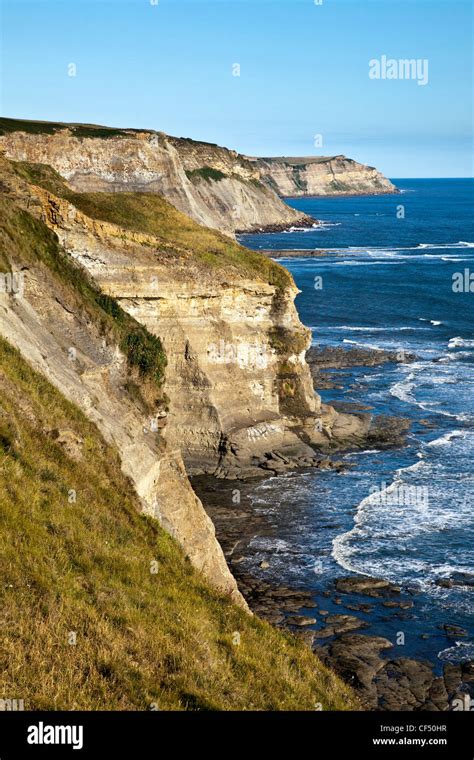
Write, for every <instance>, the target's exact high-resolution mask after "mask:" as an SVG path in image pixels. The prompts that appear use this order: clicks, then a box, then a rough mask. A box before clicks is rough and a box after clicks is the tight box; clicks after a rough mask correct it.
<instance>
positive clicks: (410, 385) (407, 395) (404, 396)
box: [390, 372, 417, 404]
mask: <svg viewBox="0 0 474 760" xmlns="http://www.w3.org/2000/svg"><path fill="white" fill-rule="evenodd" d="M414 380H415V374H414V373H413V372H410V374H409V375H408V376H407V377H404V378H403V380H399V381H398V382H397V383H394V384H393V385H392V386H391V388H390V394H391V395H392V396H395V398H398V399H400V401H406V402H407V403H409V404H416V403H417V401H416V399H415V398H414V397H413V395H412V391H413V389H414V387H415V383H414V382H413V381H414Z"/></svg>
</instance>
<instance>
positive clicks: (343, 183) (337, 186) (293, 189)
mask: <svg viewBox="0 0 474 760" xmlns="http://www.w3.org/2000/svg"><path fill="white" fill-rule="evenodd" d="M250 160H251V161H252V162H253V163H254V165H255V166H256V168H258V170H259V172H260V177H261V180H262V182H264V183H265V184H266V185H267V187H269V188H271V189H272V190H275V192H276V193H278V195H281V196H286V197H298V196H303V195H377V194H384V193H397V192H398V189H397V188H396V187H395V185H394V184H393V183H392V182H390V180H389V179H387V178H386V177H384V175H383V174H382V173H381V172H379V171H378V170H377V169H375V168H374V167H373V166H366V165H365V164H361V163H359V162H358V161H354V160H353V159H352V158H347V156H342V155H339V156H307V157H306V158H301V157H299V158H290V157H276V158H253V159H250Z"/></svg>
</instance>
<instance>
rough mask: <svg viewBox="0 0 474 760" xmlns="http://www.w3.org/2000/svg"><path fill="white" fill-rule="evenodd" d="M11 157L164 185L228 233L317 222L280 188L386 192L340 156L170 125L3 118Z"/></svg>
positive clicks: (85, 175) (96, 178) (96, 182)
mask: <svg viewBox="0 0 474 760" xmlns="http://www.w3.org/2000/svg"><path fill="white" fill-rule="evenodd" d="M0 149H1V150H3V151H4V152H5V155H6V157H7V158H10V159H14V160H17V161H28V162H30V163H43V164H48V165H49V166H52V167H53V168H54V169H56V171H57V172H59V174H61V176H62V177H64V178H65V179H66V180H67V181H68V183H69V185H70V186H71V187H72V188H73V189H74V190H76V191H79V192H148V193H158V194H159V195H162V196H163V197H164V198H166V200H168V201H169V202H170V203H172V204H173V206H175V208H177V209H178V210H180V211H183V212H184V213H185V214H188V215H189V216H190V217H191V218H192V219H194V220H195V221H197V222H199V224H202V225H205V226H207V227H211V228H214V229H218V230H220V231H221V232H224V233H226V234H227V235H234V234H235V233H236V232H250V231H260V230H279V229H288V228H291V227H308V226H311V225H314V224H317V221H316V220H315V219H313V218H311V217H308V216H306V215H305V214H302V213H301V212H299V211H296V210H295V209H292V208H290V206H288V205H287V204H286V203H284V201H283V200H281V198H280V197H279V196H291V195H302V194H306V195H327V194H337V193H349V192H350V193H386V192H394V191H396V188H395V187H394V186H393V185H392V184H391V183H390V182H389V180H387V179H386V178H385V177H383V175H381V174H380V173H379V172H378V171H377V170H376V169H372V168H371V167H367V166H364V165H363V164H358V163H357V162H355V161H352V160H351V159H346V158H344V157H342V156H336V157H335V158H330V159H328V158H314V157H313V158H303V159H301V158H297V159H293V158H277V159H257V158H248V157H246V156H243V155H241V154H239V153H237V152H236V151H233V150H228V149H227V148H222V147H219V146H218V145H214V144H212V143H204V142H197V141H195V140H191V139H188V138H177V137H170V136H168V135H166V134H164V133H163V132H153V131H150V130H133V129H112V128H109V127H97V126H89V125H74V124H69V125H67V124H59V123H57V124H56V123H52V122H31V121H19V120H16V119H0Z"/></svg>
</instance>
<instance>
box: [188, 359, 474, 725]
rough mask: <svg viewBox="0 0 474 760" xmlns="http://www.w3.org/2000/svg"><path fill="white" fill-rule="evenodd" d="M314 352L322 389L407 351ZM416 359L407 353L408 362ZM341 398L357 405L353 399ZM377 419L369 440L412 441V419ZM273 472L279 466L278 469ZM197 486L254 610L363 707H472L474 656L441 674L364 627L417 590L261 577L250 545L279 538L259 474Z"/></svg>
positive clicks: (360, 579) (365, 580)
mask: <svg viewBox="0 0 474 760" xmlns="http://www.w3.org/2000/svg"><path fill="white" fill-rule="evenodd" d="M307 359H308V363H309V364H310V366H311V370H312V374H313V378H314V379H315V381H316V383H315V384H316V387H321V374H320V373H325V372H328V371H329V370H337V369H341V368H347V367H351V366H375V365H377V364H380V363H385V362H393V361H400V357H398V356H397V355H396V354H393V353H390V352H384V351H371V350H367V351H366V350H361V349H339V348H327V349H319V348H312V349H310V350H309V351H308V355H307ZM414 359H415V357H414V356H405V357H403V360H404V361H412V360H414ZM326 387H335V386H334V385H332V386H330V385H329V386H326ZM340 405H343V406H344V407H347V406H348V405H347V403H346V404H344V402H340ZM334 406H335V407H337V404H334ZM349 406H353V405H349ZM359 409H360V407H359ZM351 412H352V413H353V412H354V410H353V409H351ZM374 421H375V423H374V425H373V428H372V429H373V434H372V438H371V439H370V441H367V442H368V443H369V444H370V445H377V446H378V447H383V446H394V445H395V446H397V445H401V444H402V443H403V440H404V436H405V434H406V432H407V429H408V421H407V420H403V419H397V418H390V417H385V416H379V417H375V418H374ZM269 466H271V465H270V463H269ZM312 466H314V467H317V468H319V469H327V468H333V469H336V470H337V469H340V468H342V467H344V466H345V464H344V463H343V462H341V461H332V460H330V459H328V458H321V457H317V456H315V461H314V462H313V463H312ZM269 474H278V469H276V471H272V472H269ZM192 484H193V488H194V490H195V491H196V493H197V494H198V496H199V497H200V499H201V500H202V502H203V504H204V506H205V508H206V511H207V512H208V514H209V516H210V517H211V519H212V521H213V523H214V525H215V528H216V534H217V538H218V540H219V542H220V544H221V546H222V548H223V551H224V554H225V556H226V559H227V562H228V564H229V567H230V569H231V572H232V574H233V576H234V577H235V578H236V580H237V583H238V586H239V590H240V591H241V593H242V595H243V596H244V598H245V599H246V601H247V603H248V605H249V607H250V609H251V610H252V611H253V612H254V613H255V614H257V615H258V616H259V617H261V618H263V619H265V620H266V621H268V622H269V623H271V624H272V625H275V626H278V627H282V628H285V629H288V630H290V631H292V632H293V633H294V634H295V635H297V636H299V637H302V638H303V639H304V641H305V642H306V643H307V644H308V646H310V647H311V648H312V650H313V651H314V653H315V655H316V656H317V657H319V658H320V659H321V660H322V661H323V662H324V663H325V664H327V665H328V666H330V667H331V668H332V669H334V670H335V671H336V672H337V673H338V674H339V675H340V676H341V677H342V678H343V679H344V680H345V681H347V682H348V683H349V684H351V685H352V686H353V688H354V689H355V690H356V692H357V694H358V696H359V698H360V701H361V704H362V706H363V708H364V709H368V710H381V711H383V710H388V711H400V710H417V711H418V710H422V711H445V710H462V709H468V708H466V706H465V705H466V703H467V701H468V700H469V699H472V698H473V697H474V662H473V661H470V662H465V663H463V664H459V665H458V664H452V663H449V662H447V663H444V666H443V670H442V673H441V674H439V673H438V674H437V673H436V672H434V668H433V664H432V663H430V662H428V661H425V660H419V659H414V658H410V657H405V656H399V654H400V652H401V651H403V646H400V645H399V642H397V641H391V640H389V639H388V638H386V637H385V636H380V635H373V634H372V633H371V632H370V630H369V631H368V632H364V633H361V631H365V630H367V629H370V627H371V621H372V619H375V616H378V618H379V619H382V620H383V619H388V618H387V615H389V616H390V619H392V620H393V619H395V620H399V621H400V627H402V624H403V620H406V619H407V618H408V617H409V616H411V615H412V614H413V612H414V610H415V608H416V605H417V589H416V588H401V587H400V586H396V585H394V584H392V583H390V582H389V581H387V580H385V579H383V578H371V577H368V576H357V575H348V576H344V577H339V578H335V579H334V580H333V582H332V584H331V586H330V587H329V588H327V589H324V590H323V589H321V590H316V591H308V590H303V589H299V588H290V587H288V586H286V585H278V584H275V583H269V582H268V581H267V580H264V579H262V578H257V577H255V576H254V575H252V574H250V573H248V572H246V571H245V570H244V569H243V563H244V560H245V558H246V557H247V556H248V555H249V553H250V552H251V548H250V543H251V541H252V539H253V538H254V537H255V535H259V536H262V535H263V536H265V535H266V536H271V526H270V525H269V524H268V521H267V518H266V517H265V516H264V515H263V514H261V513H256V512H255V511H254V510H253V509H252V504H251V501H250V498H249V495H248V492H249V491H250V490H251V488H252V485H253V483H252V481H248V480H238V481H232V482H229V481H225V480H224V481H217V480H216V479H215V478H212V477H209V476H200V477H197V478H194V479H193V481H192ZM236 493H238V495H239V496H238V503H235V494H236ZM244 564H245V563H244ZM260 567H261V568H262V570H266V569H267V568H268V567H269V564H268V563H267V562H265V561H262V563H261V565H260ZM472 581H473V579H467V580H466V579H465V578H464V579H463V578H455V579H452V583H451V582H450V580H449V579H447V580H446V581H445V582H444V585H445V586H446V587H448V588H449V587H451V586H452V585H456V583H463V584H467V585H471V586H472V585H473V583H472ZM442 627H443V629H444V630H443V633H444V635H446V637H447V640H448V641H449V640H450V641H452V642H453V643H454V640H455V638H457V637H462V636H463V635H465V633H466V632H465V631H463V630H462V629H460V628H459V627H457V626H453V625H451V624H450V623H449V622H446V623H445V624H444V625H443V626H442ZM421 638H428V634H422V635H421Z"/></svg>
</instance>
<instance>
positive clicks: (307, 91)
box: [0, 0, 472, 177]
mask: <svg viewBox="0 0 474 760" xmlns="http://www.w3.org/2000/svg"><path fill="white" fill-rule="evenodd" d="M153 3H156V4H153ZM2 9H3V19H2V32H3V33H2V70H1V78H0V81H1V85H2V92H1V113H2V115H4V116H15V117H21V118H31V119H51V120H60V121H78V122H90V123H99V124H108V125H112V126H122V127H147V128H153V129H158V130H163V131H165V132H168V133H170V134H174V135H178V136H189V137H194V138H196V139H202V140H207V141H209V142H217V143H219V144H221V145H226V146H228V147H231V148H235V149H236V150H239V151H241V152H243V153H247V154H249V155H267V156H269V155H321V154H322V155H333V154H337V153H344V154H346V155H348V156H351V157H352V158H355V159H356V160H359V161H362V162H364V163H369V164H371V165H374V166H377V168H379V169H381V170H382V171H383V172H384V173H385V174H387V175H388V176H391V177H430V176H431V177H443V176H445V177H446V176H447V177H455V176H472V57H471V53H470V50H471V44H472V42H471V40H472V8H471V4H470V3H469V2H458V1H457V0H442V1H441V2H437V1H436V0H409V1H407V2H403V0H322V4H321V5H318V4H316V3H315V1H314V0H280V1H279V0H236V1H235V2H232V1H228V0H213V1H211V2H209V1H208V0H158V2H156V0H56V1H51V0H34V2H29V1H27V0H3V3H2ZM382 55H386V56H387V57H388V58H394V59H396V60H398V59H403V58H416V59H428V66H429V68H428V71H429V81H428V84H427V85H425V86H421V85H418V84H417V81H415V80H400V79H399V80H388V79H385V80H373V79H370V78H369V60H371V59H374V58H375V59H380V57H381V56H382ZM71 63H73V64H75V66H76V76H74V77H72V76H69V71H70V70H69V71H68V66H69V64H71ZM235 63H238V64H239V65H240V76H233V68H232V67H233V64H235ZM315 135H321V136H322V146H319V145H315Z"/></svg>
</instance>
